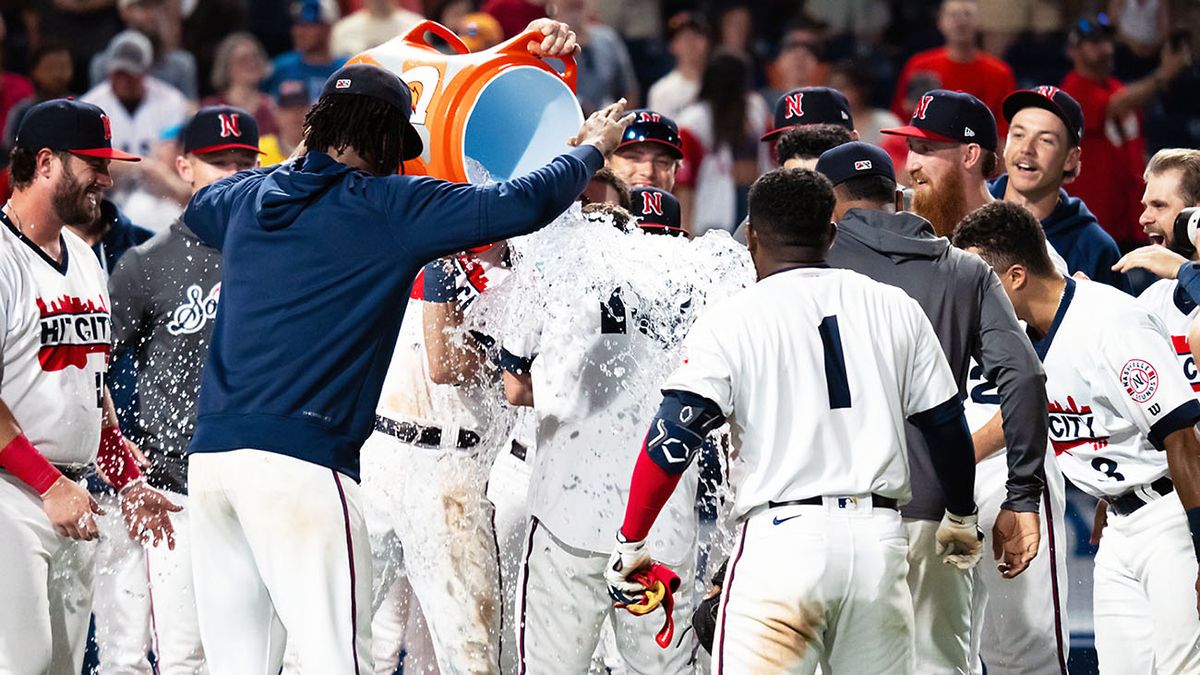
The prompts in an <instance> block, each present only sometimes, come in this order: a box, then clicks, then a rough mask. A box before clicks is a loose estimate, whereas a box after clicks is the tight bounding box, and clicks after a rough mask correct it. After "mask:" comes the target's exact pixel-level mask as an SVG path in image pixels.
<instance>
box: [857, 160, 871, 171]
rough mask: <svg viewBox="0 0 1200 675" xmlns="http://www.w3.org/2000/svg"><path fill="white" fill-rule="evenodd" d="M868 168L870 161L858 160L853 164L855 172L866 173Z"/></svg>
mask: <svg viewBox="0 0 1200 675" xmlns="http://www.w3.org/2000/svg"><path fill="white" fill-rule="evenodd" d="M869 168H871V160H869V159H860V160H859V161H857V162H855V163H854V170H855V171H866V170H867V169H869Z"/></svg>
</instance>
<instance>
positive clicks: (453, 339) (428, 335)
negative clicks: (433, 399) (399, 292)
mask: <svg viewBox="0 0 1200 675" xmlns="http://www.w3.org/2000/svg"><path fill="white" fill-rule="evenodd" d="M449 265H450V263H449V262H447V261H446V260H442V259H439V260H434V261H433V262H431V263H429V264H428V265H426V266H425V285H424V286H425V302H424V304H423V305H422V311H421V322H422V324H423V328H424V333H425V359H426V361H427V362H428V365H429V379H431V380H433V382H434V384H451V385H457V384H462V383H463V382H466V381H468V380H470V379H472V378H474V377H475V376H476V375H477V374H479V373H480V371H481V370H482V369H484V368H486V367H487V366H488V359H487V352H486V351H485V348H484V346H483V345H482V344H480V342H479V340H476V339H475V338H474V336H473V335H471V334H470V333H467V332H466V331H465V330H463V328H462V323H463V309H462V303H461V302H460V301H459V299H458V293H457V290H458V285H457V280H456V275H455V273H454V272H453V271H452V270H451V269H450V267H449Z"/></svg>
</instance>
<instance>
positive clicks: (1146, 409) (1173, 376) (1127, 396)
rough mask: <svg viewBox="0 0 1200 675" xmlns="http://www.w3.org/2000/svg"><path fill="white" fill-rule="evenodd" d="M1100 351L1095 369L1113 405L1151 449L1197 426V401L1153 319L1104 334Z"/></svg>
mask: <svg viewBox="0 0 1200 675" xmlns="http://www.w3.org/2000/svg"><path fill="white" fill-rule="evenodd" d="M1100 350H1101V353H1100V355H1099V356H1100V358H1099V359H1098V360H1097V362H1096V368H1097V369H1098V370H1100V371H1101V372H1100V374H1099V375H1100V376H1101V377H1103V378H1104V380H1103V381H1104V382H1105V389H1106V390H1108V391H1110V392H1111V396H1110V398H1111V400H1112V402H1113V404H1114V405H1115V406H1118V408H1119V409H1121V410H1123V411H1124V413H1125V414H1124V415H1123V417H1125V419H1127V420H1129V421H1130V422H1132V423H1133V424H1135V425H1137V427H1138V429H1140V430H1141V432H1142V433H1144V434H1146V435H1147V436H1148V437H1149V438H1150V440H1151V441H1152V442H1153V443H1154V444H1155V446H1158V447H1161V446H1162V443H1161V441H1162V439H1164V438H1166V437H1167V436H1168V435H1170V434H1171V433H1172V432H1174V431H1177V430H1179V429H1182V428H1184V427H1187V426H1191V425H1192V424H1193V423H1194V422H1195V421H1196V420H1195V416H1196V415H1197V414H1200V402H1198V401H1197V399H1196V393H1195V392H1194V391H1192V386H1191V384H1190V383H1189V382H1188V381H1187V380H1186V379H1185V378H1184V376H1183V372H1182V371H1181V370H1180V369H1179V366H1178V365H1177V363H1178V356H1177V355H1176V354H1175V352H1174V350H1173V349H1172V347H1171V338H1170V336H1169V335H1168V334H1167V330H1166V328H1165V327H1164V326H1163V325H1162V323H1161V322H1160V321H1159V320H1158V318H1157V317H1154V316H1152V315H1149V314H1148V315H1146V316H1145V317H1144V320H1142V321H1136V322H1134V324H1133V325H1130V326H1127V327H1125V328H1123V329H1122V330H1110V331H1106V332H1105V336H1104V339H1103V341H1102V342H1101V345H1100Z"/></svg>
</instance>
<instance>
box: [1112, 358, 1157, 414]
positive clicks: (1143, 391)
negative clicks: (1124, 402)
mask: <svg viewBox="0 0 1200 675" xmlns="http://www.w3.org/2000/svg"><path fill="white" fill-rule="evenodd" d="M1121 386H1122V387H1124V388H1125V393H1126V394H1129V398H1131V399H1133V400H1134V401H1136V402H1138V403H1145V402H1147V401H1149V400H1150V399H1152V398H1154V394H1155V392H1157V391H1158V371H1156V370H1155V369H1154V366H1152V365H1150V364H1149V363H1148V362H1146V361H1143V360H1141V359H1130V360H1129V361H1128V362H1126V363H1125V366H1124V367H1123V368H1121Z"/></svg>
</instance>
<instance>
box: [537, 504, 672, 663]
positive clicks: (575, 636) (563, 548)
mask: <svg viewBox="0 0 1200 675" xmlns="http://www.w3.org/2000/svg"><path fill="white" fill-rule="evenodd" d="M526 546H527V549H526V553H525V563H524V565H523V567H522V570H521V581H520V589H519V591H518V598H517V607H518V615H519V618H520V623H519V625H518V626H517V630H518V633H517V642H518V648H519V650H520V655H519V661H520V663H519V665H518V671H517V672H519V673H522V674H524V673H528V674H529V675H574V674H577V673H587V672H588V668H589V666H590V664H591V663H592V655H593V653H595V651H596V645H597V644H599V642H600V630H601V624H602V623H603V622H604V619H605V618H610V619H611V620H612V623H613V630H614V632H615V633H616V638H617V640H616V641H617V651H618V652H619V653H620V656H621V658H622V659H624V662H625V666H626V670H627V672H630V673H639V674H641V673H645V674H648V675H649V674H653V675H670V674H672V673H690V672H692V668H691V666H689V665H688V660H689V659H690V658H691V655H692V646H693V644H694V642H693V641H692V640H691V639H690V636H691V633H690V632H689V633H688V638H684V639H682V644H680V641H681V637H682V635H681V634H682V633H683V631H684V629H686V628H687V627H688V625H690V624H689V622H690V621H691V604H690V602H689V601H688V600H689V598H690V594H689V593H687V592H686V591H683V592H681V593H680V594H679V596H678V597H677V598H676V604H675V613H674V617H675V637H674V641H673V642H672V644H671V646H670V647H669V648H667V649H663V648H661V647H659V646H658V643H657V642H655V641H654V634H655V633H657V632H658V630H659V628H661V627H662V624H663V614H662V611H661V610H658V611H655V612H654V613H652V614H648V615H646V616H641V617H639V616H634V615H632V614H630V613H629V612H627V611H625V610H623V609H616V608H614V607H613V601H612V598H610V597H609V595H608V584H607V583H606V582H605V580H604V568H605V567H606V566H607V565H608V555H609V554H608V553H595V552H592V551H585V550H582V549H578V548H574V547H572V546H568V545H567V544H564V543H563V542H562V541H561V540H560V539H558V538H557V537H555V536H554V534H553V533H552V532H550V530H549V529H548V528H547V527H546V526H545V525H544V524H543V523H541V522H539V521H538V520H537V519H532V521H531V525H530V528H529V537H528V539H527V541H526ZM671 569H673V570H674V571H675V573H676V574H678V575H679V580H680V584H679V587H680V589H689V588H691V584H692V579H693V577H694V571H695V555H694V553H693V555H691V556H689V560H687V561H686V562H684V563H683V564H681V565H678V566H675V565H672V567H671Z"/></svg>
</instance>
